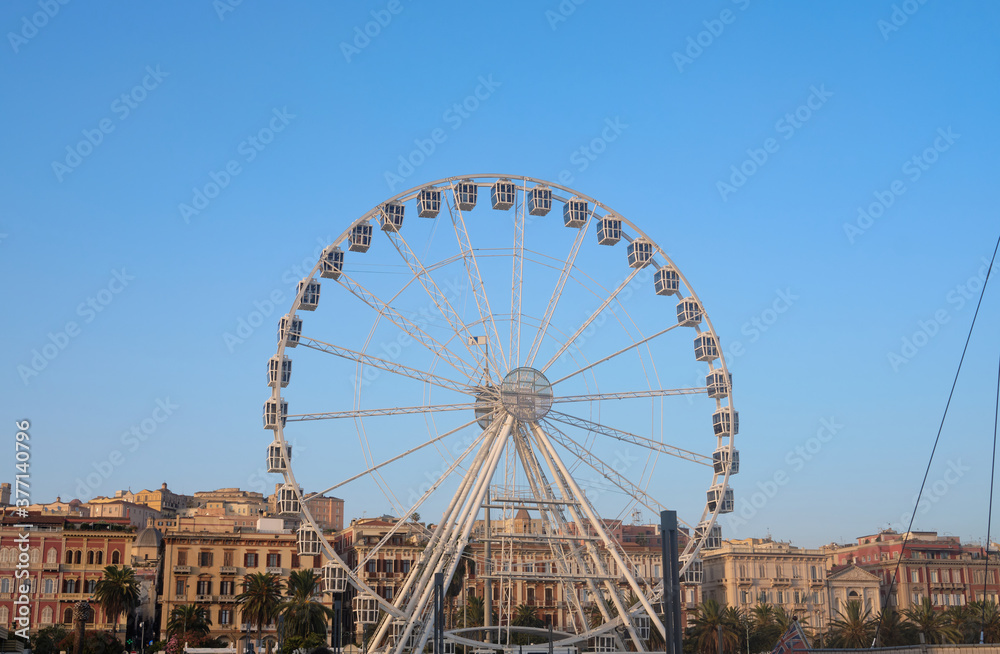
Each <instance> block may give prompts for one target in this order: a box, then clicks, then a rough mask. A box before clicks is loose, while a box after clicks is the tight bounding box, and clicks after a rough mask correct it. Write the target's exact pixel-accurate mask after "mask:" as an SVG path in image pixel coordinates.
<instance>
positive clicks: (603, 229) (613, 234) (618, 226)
mask: <svg viewBox="0 0 1000 654" xmlns="http://www.w3.org/2000/svg"><path fill="white" fill-rule="evenodd" d="M620 240H622V221H621V218H618V217H616V216H614V215H612V214H610V213H609V214H608V215H606V216H605V217H603V218H600V219H598V221H597V243H598V244H600V245H615V244H617V243H618V241H620Z"/></svg>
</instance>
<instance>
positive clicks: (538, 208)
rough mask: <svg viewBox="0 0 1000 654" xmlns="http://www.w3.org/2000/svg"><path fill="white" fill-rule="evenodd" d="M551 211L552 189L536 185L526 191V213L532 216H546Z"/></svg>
mask: <svg viewBox="0 0 1000 654" xmlns="http://www.w3.org/2000/svg"><path fill="white" fill-rule="evenodd" d="M550 211H552V189H550V188H546V187H544V186H536V187H535V188H533V189H531V190H530V191H528V213H529V214H531V215H532V216H547V215H548V213H549V212H550Z"/></svg>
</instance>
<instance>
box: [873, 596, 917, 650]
mask: <svg viewBox="0 0 1000 654" xmlns="http://www.w3.org/2000/svg"><path fill="white" fill-rule="evenodd" d="M875 624H876V627H877V629H876V632H877V633H878V643H877V645H876V647H901V646H903V645H914V644H916V642H917V632H916V631H914V630H913V625H911V624H910V623H909V622H906V621H905V620H903V616H902V615H900V613H899V611H897V610H896V609H895V608H894V607H892V606H887V607H885V608H884V609H882V611H881V612H880V613H879V614H878V616H877V617H876V618H875Z"/></svg>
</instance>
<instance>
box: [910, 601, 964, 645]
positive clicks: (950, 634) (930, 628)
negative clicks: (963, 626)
mask: <svg viewBox="0 0 1000 654" xmlns="http://www.w3.org/2000/svg"><path fill="white" fill-rule="evenodd" d="M903 615H905V616H906V619H907V620H908V621H909V622H910V624H911V625H913V628H914V629H916V630H917V632H919V633H922V634H923V635H924V639H926V641H927V642H928V643H956V642H958V640H959V639H960V638H961V635H960V634H959V632H958V631H956V630H955V628H954V627H952V626H951V624H949V622H948V617H947V616H946V615H945V614H944V612H943V611H935V610H934V605H933V604H931V598H929V597H925V598H924V599H923V601H922V602H921V603H920V605H919V606H915V607H913V608H909V609H905V610H904V611H903Z"/></svg>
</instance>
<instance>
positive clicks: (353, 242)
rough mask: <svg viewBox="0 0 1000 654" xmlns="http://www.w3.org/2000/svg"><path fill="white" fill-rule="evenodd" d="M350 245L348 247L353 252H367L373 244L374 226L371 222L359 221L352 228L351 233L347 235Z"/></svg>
mask: <svg viewBox="0 0 1000 654" xmlns="http://www.w3.org/2000/svg"><path fill="white" fill-rule="evenodd" d="M347 240H348V242H349V243H350V245H348V246H347V249H348V250H350V251H351V252H367V251H368V248H370V247H371V245H372V226H371V224H369V223H359V224H357V225H355V226H354V227H352V228H351V233H350V234H349V235H348V236H347Z"/></svg>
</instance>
